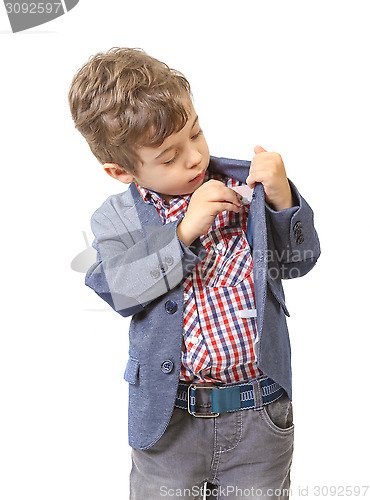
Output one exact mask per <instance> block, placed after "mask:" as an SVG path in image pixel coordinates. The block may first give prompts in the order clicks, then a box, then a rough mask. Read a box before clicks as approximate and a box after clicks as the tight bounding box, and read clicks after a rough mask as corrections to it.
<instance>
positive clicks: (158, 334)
mask: <svg viewBox="0 0 370 500" xmlns="http://www.w3.org/2000/svg"><path fill="white" fill-rule="evenodd" d="M69 102H70V108H71V112H72V116H73V119H74V121H75V124H76V127H77V129H78V130H79V131H80V132H81V133H82V134H83V136H84V137H85V138H86V140H87V142H88V144H89V146H90V148H91V150H92V152H93V153H94V154H95V156H96V157H97V158H98V160H99V161H100V162H101V163H102V164H103V165H104V169H105V171H106V172H107V173H108V174H109V175H110V176H112V177H113V178H115V179H117V180H119V181H121V182H123V183H125V184H129V188H128V190H127V191H125V192H123V193H121V194H118V195H113V196H110V197H109V198H108V199H107V200H106V201H105V203H103V205H102V206H101V207H100V208H99V209H98V210H97V211H96V212H95V213H94V215H93V216H92V229H93V232H94V235H95V240H94V244H93V246H94V248H96V250H97V262H96V263H95V264H94V265H93V266H92V267H91V268H90V269H89V270H88V272H87V275H86V284H87V285H88V286H89V287H91V288H92V289H93V290H95V292H96V293H97V294H98V295H99V296H101V297H102V298H103V299H104V300H105V301H106V302H108V303H109V304H110V305H111V306H112V307H113V308H114V310H115V311H117V312H118V313H119V314H121V315H122V316H132V320H131V324H130V350H129V360H128V363H127V367H126V371H125V380H127V381H128V383H129V384H130V386H129V387H130V396H129V443H130V445H131V447H132V470H131V476H130V488H131V497H130V498H131V499H140V500H143V499H150V500H155V499H159V498H163V497H165V496H176V498H199V499H200V498H203V493H204V491H203V485H204V483H205V482H207V483H206V485H207V495H208V496H207V498H224V497H225V498H226V497H227V498H228V499H231V498H241V497H248V498H265V497H266V498H288V495H289V491H288V490H289V485H290V479H289V472H290V464H291V459H292V451H293V423H292V407H291V368H290V344H289V336H288V330H287V325H286V319H285V316H286V315H288V316H289V313H288V311H287V308H286V306H285V301H284V292H283V288H282V285H281V278H285V279H288V278H293V277H297V276H302V275H304V274H306V273H307V272H308V271H309V270H310V269H311V268H312V267H313V266H314V265H315V263H316V261H317V258H318V257H319V254H320V247H319V242H318V238H317V234H316V231H315V229H314V226H313V214H312V211H311V209H310V207H309V206H308V204H307V203H306V201H305V200H304V199H303V198H302V196H301V195H300V194H299V192H298V190H297V189H296V187H295V186H294V184H293V183H292V182H291V181H289V180H288V179H287V177H286V174H285V169H284V164H283V161H282V159H281V157H280V155H279V154H277V153H269V152H266V151H265V150H264V149H263V148H261V147H260V146H257V147H256V148H255V153H256V154H255V156H254V158H253V161H252V162H247V161H237V160H229V159H225V158H215V157H210V155H209V151H208V146H207V143H206V140H205V137H204V135H203V132H202V129H201V127H200V123H199V119H198V116H197V114H196V112H195V110H194V107H193V104H192V98H191V91H190V85H189V83H188V82H187V80H186V79H185V77H184V76H183V75H182V74H181V73H179V72H177V71H174V70H171V69H169V68H168V66H167V65H165V64H164V63H162V62H160V61H157V60H156V59H153V58H151V57H149V56H148V55H147V54H145V53H144V52H142V51H141V50H137V49H119V48H115V49H111V50H110V51H108V52H107V53H99V54H97V55H96V56H94V57H92V58H91V59H90V60H89V61H88V62H87V63H86V64H85V65H84V66H83V67H82V68H81V69H80V70H79V72H78V73H77V74H76V75H75V77H74V79H73V82H72V85H71V89H70V92H69ZM245 182H247V184H248V185H249V186H250V187H251V188H254V192H253V197H252V199H251V200H250V201H248V202H247V203H246V204H242V202H241V196H240V195H239V194H238V193H237V192H236V191H235V190H234V189H233V188H237V187H238V186H241V185H242V184H245Z"/></svg>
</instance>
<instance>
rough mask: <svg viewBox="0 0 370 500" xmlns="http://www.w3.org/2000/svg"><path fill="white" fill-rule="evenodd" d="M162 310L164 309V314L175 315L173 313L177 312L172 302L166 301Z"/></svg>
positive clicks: (175, 305)
mask: <svg viewBox="0 0 370 500" xmlns="http://www.w3.org/2000/svg"><path fill="white" fill-rule="evenodd" d="M164 308H165V309H166V312H167V313H168V314H175V312H176V311H177V304H176V302H174V301H173V300H167V302H166V303H165V305H164Z"/></svg>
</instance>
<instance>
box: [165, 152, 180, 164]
mask: <svg viewBox="0 0 370 500" xmlns="http://www.w3.org/2000/svg"><path fill="white" fill-rule="evenodd" d="M176 157H177V153H176V154H175V156H174V157H173V158H171V159H170V160H168V161H165V162H164V165H171V163H174V162H175V160H176Z"/></svg>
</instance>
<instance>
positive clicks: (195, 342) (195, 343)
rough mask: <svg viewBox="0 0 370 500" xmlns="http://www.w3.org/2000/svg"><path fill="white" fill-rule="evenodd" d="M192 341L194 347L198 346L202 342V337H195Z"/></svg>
mask: <svg viewBox="0 0 370 500" xmlns="http://www.w3.org/2000/svg"><path fill="white" fill-rule="evenodd" d="M191 341H192V343H193V344H194V345H198V344H199V342H200V337H193V338H192V339H191Z"/></svg>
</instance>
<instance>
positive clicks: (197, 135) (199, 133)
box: [192, 129, 203, 139]
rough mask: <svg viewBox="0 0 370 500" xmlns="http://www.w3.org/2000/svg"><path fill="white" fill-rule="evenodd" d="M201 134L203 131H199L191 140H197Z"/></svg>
mask: <svg viewBox="0 0 370 500" xmlns="http://www.w3.org/2000/svg"><path fill="white" fill-rule="evenodd" d="M202 133H203V130H202V129H200V130H199V132H197V133H196V134H195V135H193V137H192V139H198V137H199V136H200V135H201V134H202Z"/></svg>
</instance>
